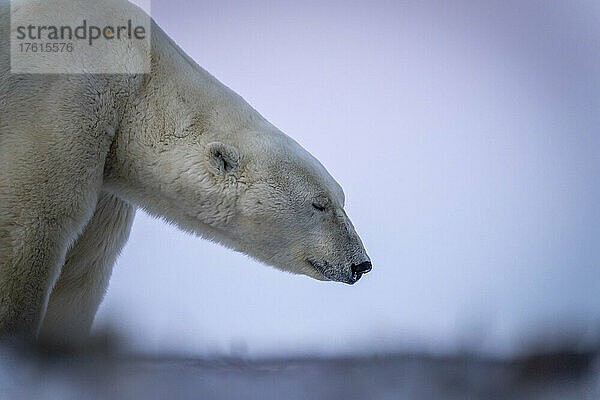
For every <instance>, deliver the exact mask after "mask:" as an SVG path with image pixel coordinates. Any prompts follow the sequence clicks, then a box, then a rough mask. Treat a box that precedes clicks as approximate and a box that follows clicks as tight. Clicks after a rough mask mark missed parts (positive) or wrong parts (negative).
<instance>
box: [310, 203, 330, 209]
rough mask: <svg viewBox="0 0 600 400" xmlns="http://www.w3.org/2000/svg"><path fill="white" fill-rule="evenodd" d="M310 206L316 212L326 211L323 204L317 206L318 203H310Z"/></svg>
mask: <svg viewBox="0 0 600 400" xmlns="http://www.w3.org/2000/svg"><path fill="white" fill-rule="evenodd" d="M312 206H313V207H314V208H315V209H316V210H318V211H325V210H326V209H327V207H326V206H324V205H323V204H319V203H316V202H315V203H312Z"/></svg>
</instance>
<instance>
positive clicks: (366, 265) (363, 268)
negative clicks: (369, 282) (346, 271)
mask: <svg viewBox="0 0 600 400" xmlns="http://www.w3.org/2000/svg"><path fill="white" fill-rule="evenodd" d="M351 268H352V272H355V273H357V274H366V273H367V272H369V271H370V270H371V261H365V262H362V263H360V264H354V265H353V266H352V267H351Z"/></svg>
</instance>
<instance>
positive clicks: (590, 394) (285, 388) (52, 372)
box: [0, 346, 600, 400]
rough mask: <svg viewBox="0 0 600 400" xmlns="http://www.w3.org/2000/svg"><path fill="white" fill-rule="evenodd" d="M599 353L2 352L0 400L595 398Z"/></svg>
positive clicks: (598, 392) (599, 372)
mask: <svg viewBox="0 0 600 400" xmlns="http://www.w3.org/2000/svg"><path fill="white" fill-rule="evenodd" d="M598 354H599V352H598V349H593V350H586V351H576V350H570V349H561V350H552V351H545V352H536V353H531V354H528V355H524V356H521V357H518V358H515V359H511V360H498V359H492V358H484V357H477V356H472V355H455V356H432V355H426V354H389V355H378V356H368V357H364V356H363V357H339V358H319V357H304V358H293V359H286V358H276V359H252V360H250V359H245V358H237V357H214V358H201V359H193V358H183V357H182V358H177V357H168V356H166V357H144V356H131V355H125V354H123V353H119V352H115V351H107V350H106V349H105V348H100V349H98V348H96V349H95V350H93V351H87V352H84V353H82V352H70V353H65V352H57V351H52V350H49V349H35V350H31V349H28V350H26V351H23V350H19V351H17V350H16V349H15V348H14V347H8V346H4V347H0V399H2V400H20V399H27V400H29V399H39V400H44V399H52V400H55V399H61V400H67V399H86V400H95V399H148V400H151V399H261V400H265V399H299V400H300V399H409V400H413V399H414V400H422V399H436V400H437V399H445V400H452V399H460V400H467V399H486V400H493V399H512V400H518V399H528V400H537V399H544V400H546V399H581V400H584V399H590V400H591V399H599V398H600V363H599V360H600V359H599V358H598Z"/></svg>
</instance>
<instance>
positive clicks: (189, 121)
mask: <svg viewBox="0 0 600 400" xmlns="http://www.w3.org/2000/svg"><path fill="white" fill-rule="evenodd" d="M22 3H23V4H24V5H22V6H21V7H22V9H23V10H25V11H27V12H31V10H32V9H31V8H29V9H28V7H34V6H35V5H36V4H39V3H36V2H35V1H25V2H22ZM32 4H33V5H32ZM102 4H103V5H106V4H110V7H108V6H105V8H106V9H108V10H109V11H110V12H114V13H120V12H123V11H122V10H121V8H119V7H123V9H125V10H126V12H133V13H139V12H142V11H141V10H139V9H137V7H135V6H133V5H131V4H129V3H127V2H122V3H121V2H119V1H112V2H110V3H108V2H106V3H102ZM25 11H24V12H25ZM34 11H35V10H34ZM9 31H10V22H9V7H8V5H7V4H6V3H4V4H1V5H0V38H1V39H2V40H1V43H2V44H0V46H1V47H0V53H1V54H0V110H1V111H0V112H1V114H0V334H18V335H25V336H26V337H30V338H36V337H38V336H39V337H40V338H41V337H47V338H51V337H62V338H67V339H73V338H78V337H82V336H85V334H86V333H87V332H88V330H89V329H90V327H91V324H92V322H93V319H94V315H95V313H96V310H97V309H98V306H99V304H100V302H101V300H102V298H103V295H104V293H105V291H106V288H107V286H108V281H109V278H110V275H111V270H112V267H113V264H114V262H115V259H116V257H117V256H118V254H119V252H120V250H121V248H122V247H123V245H124V244H125V242H126V241H127V237H128V234H129V230H130V228H131V225H132V222H133V219H134V214H135V212H136V209H137V208H141V209H143V210H145V211H147V212H148V213H149V214H151V215H153V216H156V217H160V218H162V219H164V220H165V221H168V222H170V223H174V224H176V225H177V226H178V227H180V228H181V229H182V230H184V231H186V232H191V233H193V234H196V235H198V236H201V237H203V238H206V239H208V240H212V241H215V242H218V243H220V244H222V245H224V246H227V247H229V248H231V249H233V250H235V251H239V252H242V253H245V254H248V255H249V256H251V257H253V258H255V259H256V260H259V261H261V262H263V263H265V264H267V265H270V266H274V267H276V268H279V269H281V270H285V271H289V272H291V273H295V274H304V275H308V276H310V277H312V278H315V279H319V280H329V281H338V282H344V283H348V284H352V283H355V282H356V281H357V280H358V279H359V278H360V277H361V275H362V274H364V273H366V272H369V270H370V269H371V261H370V259H369V256H368V255H367V253H366V251H365V249H364V247H363V244H362V242H361V239H360V238H359V236H358V235H357V233H356V231H355V229H354V228H353V226H352V223H351V222H350V220H349V218H348V216H347V215H346V213H345V212H344V193H343V191H342V188H341V187H340V185H339V184H338V183H337V182H336V181H335V180H334V179H333V178H332V177H331V175H330V174H329V173H328V172H327V171H326V169H325V168H324V167H323V166H322V165H321V164H320V163H319V161H317V160H316V159H315V158H314V157H313V156H312V155H311V154H309V153H308V152H307V151H306V150H304V149H303V148H302V147H301V146H300V145H299V144H298V143H296V142H295V141H294V140H292V139H291V138H290V137H288V136H286V135H285V134H283V133H282V132H281V131H280V130H278V129H277V128H276V127H275V126H273V125H272V124H271V123H269V122H268V121H267V120H266V119H265V118H263V117H262V116H261V115H260V114H259V113H258V112H257V111H256V110H254V109H253V108H252V107H251V106H250V105H249V104H248V103H246V102H245V101H244V100H243V99H242V98H241V97H240V96H239V95H237V94H236V93H234V92H233V91H232V90H230V89H229V88H227V87H226V86H225V85H223V84H222V83H220V82H219V81H217V80H216V79H215V78H214V77H213V76H211V75H210V74H209V73H208V72H206V71H205V70H204V69H202V68H201V67H199V66H198V65H197V64H196V63H195V62H194V61H193V60H192V59H191V58H189V57H188V56H187V55H186V54H185V53H184V51H183V50H181V49H180V48H179V47H178V46H177V45H176V44H175V43H174V42H173V41H172V40H171V39H170V38H169V37H168V36H167V35H166V34H165V33H164V32H163V31H162V30H161V29H160V28H159V27H158V26H157V25H155V24H154V23H153V22H152V37H151V69H150V72H149V73H144V74H53V75H52V74H47V75H39V74H37V75H36V74H25V75H23V74H13V73H11V72H10V64H9V61H8V60H9V48H8V45H7V43H8V40H7V35H9Z"/></svg>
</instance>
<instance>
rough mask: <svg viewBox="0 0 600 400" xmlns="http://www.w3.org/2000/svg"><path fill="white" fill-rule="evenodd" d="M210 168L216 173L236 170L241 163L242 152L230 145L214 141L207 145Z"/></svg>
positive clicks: (220, 173)
mask: <svg viewBox="0 0 600 400" xmlns="http://www.w3.org/2000/svg"><path fill="white" fill-rule="evenodd" d="M206 149H207V154H208V168H209V169H210V170H211V172H212V173H214V174H216V175H224V174H228V173H230V172H232V171H234V170H235V169H236V168H237V167H238V165H239V163H240V153H239V152H238V150H237V149H236V148H235V147H233V146H230V145H227V144H225V143H221V142H213V143H209V144H207V145H206Z"/></svg>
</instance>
